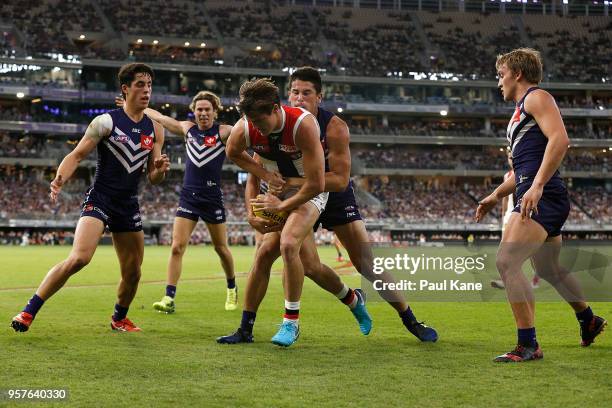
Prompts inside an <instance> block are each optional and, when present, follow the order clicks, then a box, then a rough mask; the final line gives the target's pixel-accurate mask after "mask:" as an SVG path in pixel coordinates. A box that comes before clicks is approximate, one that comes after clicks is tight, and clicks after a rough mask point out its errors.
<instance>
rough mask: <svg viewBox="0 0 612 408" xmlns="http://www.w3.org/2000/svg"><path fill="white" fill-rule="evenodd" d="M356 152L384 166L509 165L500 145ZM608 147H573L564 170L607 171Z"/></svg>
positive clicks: (491, 167)
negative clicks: (604, 148)
mask: <svg viewBox="0 0 612 408" xmlns="http://www.w3.org/2000/svg"><path fill="white" fill-rule="evenodd" d="M352 153H353V155H354V157H356V158H357V159H358V161H359V162H361V163H363V164H364V165H365V166H366V167H369V168H384V169H447V170H454V169H456V170H505V169H507V168H508V164H507V161H506V152H505V150H504V149H501V150H500V148H498V147H489V148H481V147H480V146H479V147H478V148H477V149H474V148H471V149H470V148H453V147H451V146H446V147H438V146H436V147H433V146H430V147H427V148H415V147H413V146H409V145H388V146H385V145H383V146H382V147H372V146H371V145H370V146H366V147H364V146H363V145H361V146H360V147H353V148H352ZM609 156H610V152H609V151H608V150H605V152H604V150H603V149H602V150H598V149H597V150H594V149H578V148H574V149H570V150H569V152H568V154H567V155H566V157H565V159H564V160H563V164H562V167H561V170H562V171H588V172H604V173H605V172H607V171H608V169H609V163H608V157H609Z"/></svg>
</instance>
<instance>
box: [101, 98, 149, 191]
mask: <svg viewBox="0 0 612 408" xmlns="http://www.w3.org/2000/svg"><path fill="white" fill-rule="evenodd" d="M106 115H110V117H111V119H112V123H113V125H112V130H111V133H110V135H109V136H108V137H107V138H105V139H103V140H102V141H101V143H98V162H97V164H96V174H95V177H94V182H93V188H94V190H96V191H99V192H102V193H104V194H108V195H112V196H113V198H134V197H137V196H138V183H139V182H140V178H141V175H142V173H143V171H144V170H143V169H145V168H146V163H147V160H148V159H149V153H151V151H152V150H153V145H154V144H155V133H154V128H153V121H151V119H149V117H148V116H146V115H144V116H143V118H142V120H141V121H140V122H138V123H136V122H134V121H133V120H131V119H130V118H129V117H128V115H127V114H126V113H125V112H124V111H123V109H115V110H112V111H110V112H108V113H106Z"/></svg>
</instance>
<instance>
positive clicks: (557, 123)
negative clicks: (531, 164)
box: [521, 89, 569, 218]
mask: <svg viewBox="0 0 612 408" xmlns="http://www.w3.org/2000/svg"><path fill="white" fill-rule="evenodd" d="M524 109H525V111H526V112H527V113H529V114H530V115H531V116H533V118H534V119H535V121H536V122H537V124H538V126H539V127H540V129H541V130H542V133H544V136H546V138H547V139H548V143H547V145H546V150H545V151H544V157H543V158H542V164H540V168H539V169H538V173H537V174H536V176H535V178H534V179H533V183H532V184H531V187H529V190H527V192H526V193H525V194H524V195H523V198H522V200H521V218H528V217H531V212H532V211H533V212H535V213H536V214H537V212H538V203H539V202H540V198H542V193H543V191H544V186H545V185H546V183H548V180H550V178H551V177H552V176H553V174H555V171H557V170H558V169H559V167H560V166H561V162H562V161H563V158H564V157H565V153H566V152H567V149H568V148H569V138H568V137H567V132H566V130H565V125H564V124H563V119H561V112H559V108H558V107H557V104H556V103H555V99H554V98H553V97H552V95H550V94H549V93H548V92H546V91H544V90H541V89H538V90H536V91H534V92H532V93H530V94H529V95H527V98H525V105H524Z"/></svg>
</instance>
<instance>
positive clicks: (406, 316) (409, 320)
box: [398, 306, 416, 327]
mask: <svg viewBox="0 0 612 408" xmlns="http://www.w3.org/2000/svg"><path fill="white" fill-rule="evenodd" d="M398 314H399V317H400V318H401V319H402V323H404V326H406V327H409V326H412V325H413V324H414V322H416V317H415V316H414V313H412V309H410V306H408V307H407V308H406V310H404V311H403V312H401V313H398Z"/></svg>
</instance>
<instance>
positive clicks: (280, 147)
mask: <svg viewBox="0 0 612 408" xmlns="http://www.w3.org/2000/svg"><path fill="white" fill-rule="evenodd" d="M278 150H280V151H281V152H285V153H297V152H298V148H297V146H290V145H284V144H279V145H278Z"/></svg>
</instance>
